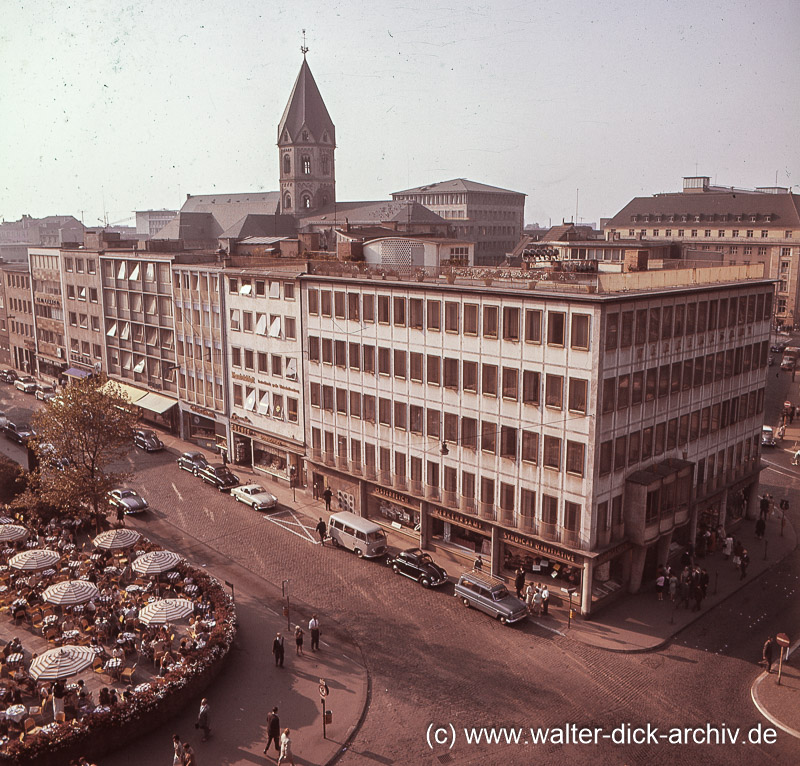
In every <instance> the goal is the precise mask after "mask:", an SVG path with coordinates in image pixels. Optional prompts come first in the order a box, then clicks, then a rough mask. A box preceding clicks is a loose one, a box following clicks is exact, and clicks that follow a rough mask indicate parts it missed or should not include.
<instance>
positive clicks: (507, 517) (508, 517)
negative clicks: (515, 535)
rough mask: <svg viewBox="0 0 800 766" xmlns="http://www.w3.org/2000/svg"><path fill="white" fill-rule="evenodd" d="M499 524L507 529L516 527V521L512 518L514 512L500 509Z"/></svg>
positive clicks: (508, 509)
mask: <svg viewBox="0 0 800 766" xmlns="http://www.w3.org/2000/svg"><path fill="white" fill-rule="evenodd" d="M500 523H501V524H505V525H506V526H508V527H515V526H517V522H516V519H515V518H514V511H513V510H512V509H511V508H501V509H500Z"/></svg>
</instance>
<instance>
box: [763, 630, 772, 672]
mask: <svg viewBox="0 0 800 766" xmlns="http://www.w3.org/2000/svg"><path fill="white" fill-rule="evenodd" d="M774 646H775V642H774V641H773V640H772V636H769V637H768V638H767V640H766V641H765V642H764V648H763V649H762V650H761V661H762V662H763V663H764V664H765V665H766V666H767V673H771V672H772V650H773V648H774Z"/></svg>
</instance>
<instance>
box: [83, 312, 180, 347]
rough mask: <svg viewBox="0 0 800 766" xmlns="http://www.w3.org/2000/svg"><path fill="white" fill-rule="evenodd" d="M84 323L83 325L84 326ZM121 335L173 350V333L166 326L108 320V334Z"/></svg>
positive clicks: (111, 337) (108, 335)
mask: <svg viewBox="0 0 800 766" xmlns="http://www.w3.org/2000/svg"><path fill="white" fill-rule="evenodd" d="M81 316H84V315H83V314H82V315H81ZM95 319H96V317H94V316H92V329H95V327H94V320H95ZM83 326H84V325H81V327H83ZM117 335H119V340H122V341H133V342H134V343H146V344H147V345H148V346H156V345H158V346H160V347H161V348H164V349H169V350H171V349H172V348H173V346H174V342H173V333H172V331H171V330H169V329H166V328H158V327H151V326H149V325H143V324H137V323H136V322H117V321H115V320H113V319H107V320H106V336H107V337H108V338H110V339H113V338H116V337H117ZM106 342H107V343H109V342H111V343H113V342H116V341H113V340H110V341H106Z"/></svg>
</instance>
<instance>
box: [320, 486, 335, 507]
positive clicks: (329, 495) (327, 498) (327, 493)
mask: <svg viewBox="0 0 800 766" xmlns="http://www.w3.org/2000/svg"><path fill="white" fill-rule="evenodd" d="M322 499H323V500H324V501H325V510H326V511H328V513H330V511H331V500H332V499H333V492H331V488H330V487H325V491H324V492H323V493H322Z"/></svg>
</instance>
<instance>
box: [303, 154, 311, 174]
mask: <svg viewBox="0 0 800 766" xmlns="http://www.w3.org/2000/svg"><path fill="white" fill-rule="evenodd" d="M302 162H303V175H304V176H310V175H311V157H310V156H309V155H308V154H304V155H303V157H302Z"/></svg>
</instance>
